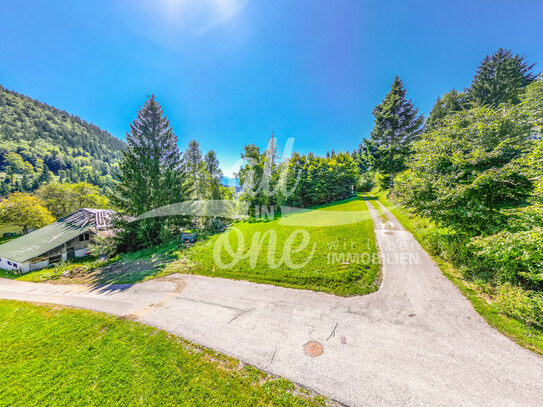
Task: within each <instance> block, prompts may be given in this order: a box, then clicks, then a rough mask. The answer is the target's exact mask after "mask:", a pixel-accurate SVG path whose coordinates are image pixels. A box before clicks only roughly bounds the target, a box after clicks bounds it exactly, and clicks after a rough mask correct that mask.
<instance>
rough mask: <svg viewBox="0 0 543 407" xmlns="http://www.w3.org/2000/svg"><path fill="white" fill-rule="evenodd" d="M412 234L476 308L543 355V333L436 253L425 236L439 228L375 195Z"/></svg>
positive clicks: (379, 195)
mask: <svg viewBox="0 0 543 407" xmlns="http://www.w3.org/2000/svg"><path fill="white" fill-rule="evenodd" d="M372 195H373V196H375V197H376V198H377V199H378V200H379V202H381V203H382V204H383V205H384V206H385V207H386V208H387V209H388V210H389V211H390V212H391V213H392V214H393V215H394V216H395V217H396V218H397V219H398V221H399V222H400V223H401V224H402V225H403V227H404V228H405V229H406V230H408V231H409V232H410V233H411V234H412V235H413V236H414V237H415V239H417V241H418V242H419V243H420V245H421V246H422V247H423V248H424V249H425V250H426V251H427V252H428V254H430V256H431V257H432V258H433V260H434V261H435V262H436V264H437V265H438V266H439V268H440V269H441V271H442V273H443V274H444V275H445V276H446V277H447V278H448V279H449V280H450V281H452V282H453V283H454V284H455V285H456V286H457V287H458V289H459V290H460V291H461V292H462V294H464V296H465V297H466V298H468V299H469V300H470V302H471V304H472V305H473V308H474V309H475V310H476V311H477V312H478V313H479V314H480V315H481V316H482V317H483V318H484V319H485V320H486V321H487V322H488V323H489V325H490V326H492V327H494V328H495V329H497V330H498V331H499V332H501V333H502V334H504V335H506V336H507V337H509V338H511V339H512V340H513V341H515V342H516V343H518V344H519V345H521V346H523V347H525V348H527V349H530V350H531V351H533V352H536V353H538V354H540V355H543V332H541V331H540V330H538V329H535V328H531V327H527V326H526V325H525V324H523V323H522V322H520V321H517V320H515V319H513V318H510V317H508V316H506V315H503V314H502V313H501V312H500V311H499V309H498V308H497V306H496V305H495V304H494V303H493V301H492V300H491V298H490V297H489V295H488V293H487V290H486V289H485V288H487V287H484V286H483V285H482V284H481V283H479V284H478V283H477V282H474V281H472V280H470V279H469V278H468V277H466V276H465V275H463V274H462V273H461V272H460V271H459V270H458V269H456V268H455V267H454V265H453V264H451V263H450V262H448V261H446V260H445V259H443V258H442V257H440V256H438V255H435V254H433V253H432V251H431V250H430V248H429V247H428V244H427V242H426V239H425V236H426V235H428V234H429V233H433V231H432V230H434V231H435V228H436V227H435V226H434V225H432V224H431V222H429V221H427V220H426V219H424V218H420V217H418V216H415V215H413V214H411V213H410V212H409V211H407V210H406V209H405V208H403V207H401V206H399V205H395V204H393V203H391V202H390V201H389V200H388V199H387V197H386V195H385V193H384V192H379V193H372Z"/></svg>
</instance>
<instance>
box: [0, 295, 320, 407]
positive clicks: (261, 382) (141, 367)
mask: <svg viewBox="0 0 543 407" xmlns="http://www.w3.org/2000/svg"><path fill="white" fill-rule="evenodd" d="M0 343H1V344H2V351H1V352H0V389H1V390H0V405H3V406H7V405H11V406H29V405H50V406H62V405H79V406H127V405H141V406H167V405H177V406H181V405H191V406H192V405H201V406H213V405H217V406H218V405H222V406H224V405H237V406H256V405H265V406H269V405H279V406H291V405H306V406H313V405H324V400H323V399H322V398H321V397H310V396H308V395H307V392H306V391H304V390H303V389H297V388H296V387H295V386H294V385H293V384H292V383H291V382H289V381H287V380H284V379H276V378H273V377H271V376H269V375H267V374H266V373H264V372H262V371H259V370H257V369H255V368H252V367H249V366H245V367H242V366H241V365H240V363H239V361H238V360H236V359H232V358H230V357H227V356H224V355H221V354H218V353H216V352H214V351H211V350H208V349H205V348H201V347H198V346H196V345H193V344H191V343H190V342H187V341H185V340H182V339H179V338H176V337H174V336H172V335H168V334H167V333H165V332H164V331H157V330H156V329H153V328H150V327H146V326H143V325H140V324H138V323H135V322H131V321H126V320H121V319H118V318H116V317H113V316H108V315H104V314H98V313H92V312H89V311H83V310H75V309H62V308H60V307H53V306H35V305H31V304H26V303H19V302H15V301H0Z"/></svg>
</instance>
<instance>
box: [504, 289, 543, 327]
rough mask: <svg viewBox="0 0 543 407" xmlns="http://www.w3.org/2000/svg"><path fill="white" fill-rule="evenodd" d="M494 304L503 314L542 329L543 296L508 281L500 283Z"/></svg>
mask: <svg viewBox="0 0 543 407" xmlns="http://www.w3.org/2000/svg"><path fill="white" fill-rule="evenodd" d="M495 304H496V306H497V307H498V309H499V310H500V311H501V312H502V313H504V314H505V315H507V316H509V317H511V318H514V319H516V320H518V321H521V322H523V323H524V324H526V325H528V326H531V327H534V328H539V329H543V296H542V295H541V294H535V293H533V292H531V291H526V290H523V289H522V288H520V287H516V286H512V285H511V284H509V283H505V284H503V285H500V286H499V287H498V290H497V295H496V298H495Z"/></svg>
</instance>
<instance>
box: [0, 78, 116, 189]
mask: <svg viewBox="0 0 543 407" xmlns="http://www.w3.org/2000/svg"><path fill="white" fill-rule="evenodd" d="M124 146H125V143H124V142H123V141H121V140H119V139H117V138H115V137H113V136H112V135H111V134H110V133H108V132H107V131H104V130H102V129H100V128H99V127H97V126H95V125H93V124H91V123H87V122H86V121H84V120H82V119H81V118H79V117H78V116H74V115H71V114H69V113H67V112H65V111H62V110H59V109H56V108H54V107H52V106H49V105H47V104H45V103H41V102H39V101H37V100H34V99H31V98H29V97H27V96H25V95H21V94H19V93H17V92H14V91H10V90H8V89H6V88H4V87H2V86H1V85H0V195H6V194H7V193H9V192H14V191H21V192H24V191H33V190H35V189H37V188H38V187H39V186H40V185H43V184H46V183H47V182H49V181H51V180H52V179H53V178H56V179H58V180H60V181H67V182H82V181H85V182H89V183H92V184H94V185H97V186H99V187H110V186H111V185H112V180H113V177H114V173H115V167H116V165H117V162H118V160H119V159H120V157H121V151H122V149H123V148H124Z"/></svg>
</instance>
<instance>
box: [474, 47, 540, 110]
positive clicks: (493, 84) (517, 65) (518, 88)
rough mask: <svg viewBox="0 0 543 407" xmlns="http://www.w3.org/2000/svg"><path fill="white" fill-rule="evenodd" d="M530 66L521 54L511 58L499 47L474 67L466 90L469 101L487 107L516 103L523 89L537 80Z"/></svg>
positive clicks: (506, 51) (511, 54)
mask: <svg viewBox="0 0 543 407" xmlns="http://www.w3.org/2000/svg"><path fill="white" fill-rule="evenodd" d="M534 65H535V64H533V65H529V64H528V63H527V62H526V58H525V57H524V56H523V55H513V53H512V52H511V51H509V50H506V49H503V48H500V49H499V50H497V51H496V52H495V53H494V54H493V55H487V56H486V57H485V58H484V59H483V61H482V62H481V64H480V65H479V67H478V68H477V72H476V74H475V77H474V78H473V82H472V83H471V87H470V88H469V91H468V96H469V98H470V100H471V101H472V102H473V103H475V104H478V105H489V106H498V105H499V104H500V103H511V104H517V103H519V102H520V98H519V97H520V94H521V93H522V91H523V89H524V88H525V87H526V86H527V85H529V84H530V83H532V82H533V81H534V80H535V79H536V77H537V75H535V74H533V73H532V68H533V67H534Z"/></svg>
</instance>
